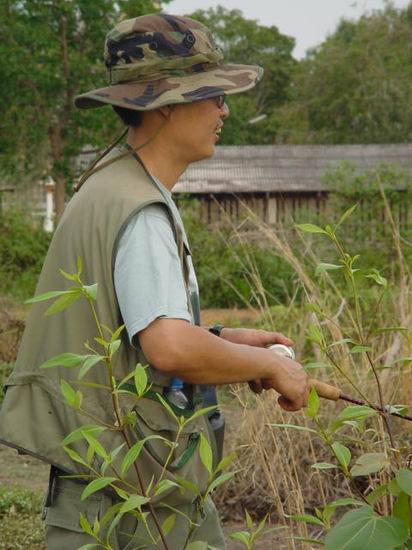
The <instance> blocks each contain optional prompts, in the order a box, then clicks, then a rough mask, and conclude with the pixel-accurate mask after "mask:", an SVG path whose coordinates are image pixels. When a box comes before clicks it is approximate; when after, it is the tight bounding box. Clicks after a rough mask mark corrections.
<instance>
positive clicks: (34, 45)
mask: <svg viewBox="0 0 412 550" xmlns="http://www.w3.org/2000/svg"><path fill="white" fill-rule="evenodd" d="M155 4H156V5H155ZM157 4H158V3H155V2H151V1H150V0H135V1H133V2H132V1H122V0H119V1H116V2H115V1H113V2H99V1H96V2H83V1H81V0H76V1H73V2H65V1H63V0H62V1H58V2H56V1H51V0H50V1H46V2H45V1H40V0H23V1H21V2H18V3H16V2H13V1H11V0H6V1H4V2H2V3H0V21H1V23H0V37H1V39H2V40H1V41H0V53H1V55H0V69H1V71H2V75H3V79H2V82H3V83H4V82H7V86H5V85H4V84H3V85H2V86H0V105H1V116H2V122H1V125H2V130H4V131H3V132H2V133H1V134H0V151H1V153H0V177H1V178H2V180H3V181H4V182H10V183H13V184H14V185H16V186H17V188H18V187H19V186H20V185H24V184H26V183H28V182H29V183H32V182H33V181H37V180H38V179H39V178H46V177H47V176H49V175H51V176H52V177H53V179H54V180H55V181H56V183H57V189H56V199H57V204H58V208H59V212H61V209H62V200H63V198H64V193H65V192H66V195H69V194H70V192H69V188H70V183H72V181H73V180H74V179H75V177H76V175H77V171H78V168H77V166H76V163H75V162H74V159H75V158H76V157H77V155H78V154H79V153H80V152H81V151H82V150H83V148H84V147H85V146H87V147H90V148H95V149H96V150H97V149H100V148H101V147H103V146H104V145H106V144H107V143H108V142H109V141H110V140H111V139H112V138H113V137H114V134H116V132H118V131H119V130H120V125H119V123H118V121H117V119H116V118H115V116H114V115H113V114H112V113H111V111H110V110H107V109H103V110H98V111H96V112H89V113H77V112H75V111H74V110H73V107H72V99H73V97H74V95H76V94H77V93H80V92H81V91H84V90H87V89H90V88H92V87H98V86H100V85H102V84H103V83H104V82H105V78H104V74H103V65H102V44H103V40H104V34H105V33H106V31H107V29H108V28H110V27H111V26H112V25H113V24H114V22H115V21H117V20H118V19H120V18H122V17H125V16H128V15H137V14H139V13H147V12H148V11H154V10H155V9H157ZM162 4H163V7H164V6H165V5H166V4H167V2H163V3H162ZM194 16H195V17H197V18H198V19H200V20H202V21H204V22H205V23H206V24H207V25H208V26H209V27H210V28H211V29H212V30H213V32H214V33H215V34H216V35H217V37H218V41H219V43H220V45H221V46H222V48H223V49H224V51H225V53H226V54H227V57H228V58H230V60H231V61H233V62H240V63H255V62H257V61H258V62H260V63H261V64H262V65H263V66H264V67H265V71H266V78H265V81H264V82H262V84H261V85H260V87H259V88H257V89H256V93H249V94H245V95H241V96H238V97H233V98H230V99H229V102H230V108H231V112H232V116H231V118H229V119H228V121H227V123H226V124H225V133H224V134H223V136H222V143H223V144H270V143H294V144H300V143H301V144H307V143H384V142H385V143H387V142H391V143H402V142H410V141H411V138H412V136H411V129H412V111H411V109H412V107H411V105H412V102H411V97H410V90H411V89H412V58H411V56H410V51H411V49H412V4H410V5H409V6H408V7H407V8H405V9H395V8H394V7H393V6H391V4H390V3H387V4H386V7H385V9H384V10H382V11H376V12H373V13H371V14H369V15H365V16H363V17H362V18H360V19H359V20H358V21H341V22H340V24H339V25H338V27H337V29H336V30H335V32H333V33H332V34H331V35H330V36H329V37H328V38H327V39H326V40H325V41H324V42H323V43H322V44H320V45H319V46H318V47H317V48H315V49H313V50H312V51H310V52H309V53H308V54H307V56H306V58H305V59H304V60H302V61H297V60H295V59H294V58H293V55H292V50H293V43H294V42H293V38H291V37H287V36H284V35H282V34H281V33H280V32H279V31H278V29H276V28H275V27H270V28H269V27H265V26H264V25H260V24H258V23H257V22H255V21H250V20H245V19H244V18H243V16H242V14H241V12H239V11H236V10H234V11H228V10H225V9H223V8H220V7H219V8H216V9H212V10H208V11H206V12H205V11H197V12H196V13H195V14H194ZM239 37H242V40H239ZM11 97H12V98H13V101H10V98H11ZM262 114H265V115H266V118H265V119H264V120H263V121H262V122H260V123H257V124H250V122H249V121H250V120H251V119H253V118H255V117H256V116H259V115H262ZM325 178H326V179H327V181H328V182H329V184H330V189H331V191H332V192H333V194H332V200H331V201H330V208H329V211H328V212H327V214H326V217H325V219H324V220H321V219H316V220H299V221H307V222H308V221H316V222H317V223H319V224H321V225H325V224H326V223H331V222H333V221H336V219H337V218H338V216H339V215H340V214H341V213H342V212H343V211H344V210H346V209H347V207H349V206H351V205H352V204H354V203H355V202H362V201H368V204H369V205H370V208H369V210H367V211H366V212H365V210H363V211H362V212H364V214H362V216H363V217H362V216H361V214H360V213H359V212H357V213H356V214H355V220H356V223H354V224H352V221H351V220H350V219H349V220H347V223H346V225H345V230H344V231H343V233H342V239H343V242H344V243H345V246H347V247H348V249H350V250H351V252H352V253H353V254H357V253H359V254H360V258H359V260H358V262H359V264H358V265H359V269H361V270H362V272H363V273H364V274H365V273H367V272H368V270H372V269H379V271H380V273H381V275H382V276H384V277H386V279H387V281H388V288H387V289H386V290H385V292H384V293H383V294H382V297H381V298H379V296H378V294H377V289H376V287H375V286H374V285H373V284H372V283H371V284H369V282H370V281H369V280H368V279H365V280H362V281H361V280H360V279H361V277H360V276H358V275H355V277H359V285H360V287H359V288H360V290H361V297H362V307H363V308H364V310H365V312H366V319H367V321H368V322H369V323H370V324H371V327H373V328H374V329H375V328H376V329H378V328H379V327H381V328H382V327H383V328H386V329H387V328H388V327H395V328H396V327H397V326H398V327H399V326H403V327H410V324H411V311H412V307H411V303H410V296H411V293H412V289H411V282H410V281H411V278H410V270H411V267H412V242H411V235H410V233H409V232H408V230H405V227H404V226H402V223H401V222H402V206H403V205H404V204H405V203H406V202H407V201H410V199H411V183H410V181H409V180H408V178H406V177H405V176H404V175H402V174H400V173H399V172H397V171H396V170H394V169H393V168H392V167H381V168H380V169H379V170H378V171H375V172H373V173H364V174H358V173H356V172H355V171H354V169H353V167H351V166H348V165H346V166H345V165H343V166H341V167H340V168H339V169H338V170H337V171H334V172H333V173H329V174H325ZM395 181H396V182H397V184H399V182H402V185H403V188H404V191H402V192H401V193H399V192H395V191H394V190H393V188H394V185H393V183H394V182H395ZM183 210H184V216H185V221H186V225H187V229H188V233H189V235H190V237H191V244H192V251H193V256H194V260H195V263H196V269H197V274H198V278H199V286H200V287H201V291H202V294H201V297H202V307H203V308H212V307H213V308H228V307H234V306H235V307H239V308H248V309H250V310H253V311H254V312H255V313H256V315H255V317H254V318H255V319H256V321H255V322H254V323H253V324H252V323H251V325H250V326H257V327H263V328H266V329H276V330H280V331H282V332H284V333H286V334H288V335H290V336H291V337H293V338H294V340H295V348H296V351H297V353H298V357H299V358H300V360H301V361H302V362H303V363H304V364H305V366H306V368H307V369H308V372H311V373H312V374H314V375H315V376H316V377H319V378H324V379H326V380H329V381H333V382H334V383H336V384H338V385H339V386H342V387H343V388H344V389H345V390H347V391H350V388H348V387H347V386H345V384H346V382H345V381H344V380H343V379H342V378H341V377H340V376H339V373H338V371H336V369H334V368H333V366H332V365H331V363H330V362H328V361H327V359H328V358H327V357H326V356H325V353H324V351H323V350H322V349H321V346H319V345H318V344H319V343H318V344H316V342H315V341H314V334H315V332H314V329H313V327H314V326H316V327H318V329H319V330H321V331H322V333H324V334H325V335H326V336H325V337H326V338H327V339H328V342H329V343H330V344H334V342H336V341H340V340H342V336H343V335H345V334H347V332H348V330H349V328H350V315H348V311H350V308H351V307H352V306H353V305H354V300H353V296H352V295H351V294H350V293H349V294H348V293H347V292H346V291H345V281H344V280H343V279H342V278H339V277H338V276H337V274H334V273H325V272H322V270H321V271H319V263H321V262H336V256H335V255H334V254H335V253H334V252H333V251H332V248H331V246H330V245H329V244H328V243H322V244H319V243H320V241H319V240H317V236H316V235H314V236H309V237H308V236H306V237H304V236H302V235H300V234H298V233H296V232H295V231H294V230H293V229H292V228H291V227H282V228H276V229H277V230H276V231H274V230H273V228H269V227H267V226H265V225H264V224H262V223H261V222H259V220H256V219H253V217H251V223H254V225H255V230H256V234H257V236H258V240H251V239H250V238H246V237H245V235H244V234H242V233H240V231H239V227H236V226H233V225H232V226H227V227H219V228H218V230H217V231H215V232H214V233H212V231H211V230H210V228H205V227H201V226H199V225H198V224H197V223H196V209H195V208H193V203H192V204H191V207H190V208H185V207H183ZM291 225H292V223H291ZM49 240H50V236H48V235H46V234H45V233H44V232H43V231H42V230H41V229H38V228H36V227H35V226H33V224H32V221H31V220H30V219H28V218H25V217H24V216H23V215H22V214H20V213H17V212H5V213H2V214H1V217H0V302H1V306H2V307H1V311H0V378H3V379H5V377H6V376H7V374H8V373H9V372H10V370H11V368H12V363H13V360H14V358H15V354H16V349H17V346H18V340H19V336H20V334H21V330H22V327H23V326H24V316H25V311H24V307H23V306H22V305H21V304H22V302H23V301H24V300H25V299H27V298H28V297H30V296H31V295H32V294H33V291H34V287H35V282H36V278H37V275H38V273H39V270H40V268H41V265H42V262H43V260H44V257H45V254H46V251H47V247H48V243H49ZM377 298H379V300H380V306H379V308H378V309H375V308H374V304H375V303H376V299H377ZM319 301H321V303H322V305H323V306H322V307H323V308H324V309H325V310H326V311H327V312H328V315H329V318H330V319H331V320H332V321H333V322H329V321H330V319H329V320H325V319H320V318H319V317H317V315H316V311H314V309H313V308H310V307H308V305H307V304H308V302H310V303H313V302H319ZM232 323H233V324H236V323H238V320H237V318H236V317H234V318H233V319H232ZM335 350H336V351H335V352H334V353H336V356H335V359H336V363H337V364H338V365H343V366H345V368H346V369H347V372H348V373H349V374H350V375H351V376H353V377H354V378H355V379H356V382H357V384H358V386H359V387H360V388H361V390H362V392H364V393H368V392H370V394H369V393H368V395H370V397H371V399H374V400H375V399H376V398H377V396H376V394H375V393H374V391H375V390H374V389H373V388H372V385H371V377H370V373H368V370H367V369H366V366H365V358H364V356H362V355H356V354H352V353H351V346H350V345H349V342H343V343H342V345H341V346H337V347H336V348H335ZM373 353H374V358H375V360H376V361H377V365H378V370H379V373H380V374H381V378H382V387H383V392H384V398H385V401H386V402H390V403H394V404H402V403H410V402H411V399H412V395H411V390H410V388H411V384H410V367H411V362H412V360H411V341H410V338H409V337H408V333H407V332H406V334H405V331H396V330H393V331H386V332H385V331H384V332H383V333H382V334H381V337H380V339H377V340H376V341H374V344H373ZM0 382H1V380H0ZM0 398H1V396H0ZM221 401H222V403H223V407H224V409H225V413H226V415H227V418H228V423H227V425H228V430H229V434H228V439H227V445H228V450H231V449H234V450H236V451H237V453H238V458H237V460H238V463H239V467H240V468H241V472H240V473H239V474H238V476H237V478H236V480H235V481H233V482H231V484H230V485H228V486H227V487H226V488H225V489H224V490H223V491H221V492H220V493H219V495H218V499H219V501H220V509H221V510H222V511H223V513H224V515H226V517H230V518H232V519H233V518H235V519H240V516H241V515H242V516H243V509H244V508H247V509H248V510H249V511H250V512H252V513H253V515H254V516H255V517H261V516H262V515H264V514H265V513H266V512H270V513H271V517H272V518H273V519H274V520H275V521H276V522H280V523H283V524H285V525H288V526H289V525H290V521H289V519H288V518H287V516H288V515H297V516H304V515H305V514H308V513H310V514H312V519H311V520H309V523H305V522H303V523H302V522H300V523H298V524H297V525H294V527H293V536H294V539H291V538H290V531H289V530H285V535H284V540H283V542H282V543H281V542H279V548H281V547H282V546H281V544H284V545H285V548H286V547H288V548H300V547H303V548H307V544H309V543H305V542H304V539H307V538H308V537H309V538H312V539H316V540H317V539H319V538H320V536H321V534H322V530H323V529H324V527H325V525H324V523H322V522H323V519H324V516H323V515H322V514H323V512H324V511H325V510H327V509H326V505H327V503H328V502H329V501H330V500H331V499H333V498H337V497H340V496H342V497H343V496H345V495H348V494H355V493H356V490H357V489H359V488H360V489H362V490H364V492H365V494H367V492H368V490H369V489H370V488H371V487H372V486H374V484H375V485H376V484H377V483H384V482H385V480H387V476H388V475H389V474H388V471H387V470H385V469H382V470H378V471H375V472H371V474H367V475H365V476H361V477H360V478H359V480H358V487H356V486H350V485H349V484H348V480H347V478H346V477H345V475H343V473H342V471H341V470H339V464H338V462H337V460H336V456H335V457H334V456H333V455H332V454H331V452H330V449H328V448H325V446H324V445H322V444H321V439H320V438H319V437H318V438H314V437H313V436H312V435H311V432H309V431H302V430H300V431H298V430H295V431H287V430H284V429H281V428H280V427H279V425H285V424H297V425H299V426H301V427H302V428H304V430H306V429H312V428H313V422H312V421H311V420H309V419H308V418H307V417H306V416H304V415H303V413H298V414H296V415H289V414H287V413H284V412H283V411H282V410H281V409H280V408H279V407H277V406H276V404H275V400H274V398H273V395H272V394H266V395H264V396H263V397H260V398H255V397H254V396H252V395H251V394H250V392H247V391H245V389H244V388H241V387H232V388H230V389H224V390H222V392H221ZM341 410H342V407H341V405H339V404H332V403H328V404H325V403H322V405H321V408H320V412H319V416H320V419H321V421H322V422H324V423H325V425H329V424H330V423H331V422H332V421H333V420H335V419H336V417H337V416H338V415H339V414H340V413H341ZM360 424H362V423H360ZM360 424H359V425H358V426H355V425H352V426H351V425H350V424H348V425H346V427H345V428H344V433H343V436H342V441H343V443H344V444H345V446H346V447H347V448H348V449H349V450H350V452H351V455H352V457H353V459H354V460H356V459H357V458H358V457H359V456H360V455H361V454H362V453H363V452H365V450H368V451H372V452H374V451H379V452H380V451H382V449H384V451H385V452H388V448H387V446H385V445H386V443H385V435H384V434H383V431H382V430H381V429H380V427H379V426H378V428H377V427H376V426H373V425H372V423H371V420H370V419H367V420H366V421H365V422H364V423H363V425H360ZM268 425H272V427H271V428H269V427H268ZM361 430H366V435H365V431H361ZM393 431H394V434H395V436H396V438H399V439H400V440H402V441H403V442H404V445H405V449H407V447H408V445H409V444H410V430H409V424H407V423H406V422H405V421H402V420H394V421H393ZM405 449H404V450H405ZM404 450H403V451H402V452H404ZM0 462H2V463H3V464H6V463H7V464H8V465H9V464H11V462H12V461H11V460H10V456H9V455H7V458H6V459H4V460H3V461H2V460H1V454H0ZM331 462H332V465H334V466H336V467H334V468H329V469H328V470H327V471H326V473H322V472H321V469H319V468H313V467H312V466H313V464H315V463H324V464H325V463H329V464H330V463H331ZM28 464H29V463H28ZM32 467H33V465H32V464H29V466H27V468H28V470H29V471H32V470H31V468H32ZM385 468H386V466H385ZM2 471H3V470H2ZM14 476H15V473H14V472H12V473H11V474H10V479H14V478H15V477H14ZM30 477H31V476H28V477H27V479H26V478H25V479H24V480H23V481H21V484H22V485H26V484H27V485H28V486H30V483H31V480H30ZM351 491H352V493H351ZM386 497H387V498H386ZM385 499H386V500H384V502H381V503H378V504H379V506H382V507H383V508H382V509H383V511H384V512H385V509H384V508H385V506H386V512H388V510H390V509H391V506H392V505H393V502H394V499H395V496H394V495H385ZM40 508H41V504H40V497H39V496H38V488H37V487H36V488H35V492H34V494H33V493H32V492H31V491H21V490H20V489H15V490H14V489H13V490H9V489H4V490H3V489H2V490H1V491H0V519H1V520H3V519H4V518H6V521H4V522H2V525H3V524H4V525H6V526H7V528H6V529H7V533H6V543H5V544H6V546H4V548H10V547H17V548H18V547H22V548H25V547H28V545H30V547H32V548H37V546H36V544H38V545H39V546H38V547H39V548H41V547H42V546H41V544H42V543H41V542H40V541H41V539H42V534H41V527H40V521H39V511H40ZM343 510H346V509H345V508H343ZM398 511H399V510H398ZM325 513H326V512H325ZM237 514H238V515H237ZM339 514H341V511H338V512H337V516H338V517H339ZM320 516H322V518H323V519H321V517H320ZM16 517H18V518H19V522H17V520H16ZM21 517H23V518H24V521H23V522H20V519H21ZM33 518H36V519H35V522H36V523H35V524H33ZM313 518H315V519H313ZM306 519H307V518H306ZM403 519H404V520H405V517H404V518H403ZM32 524H33V525H34V526H35V528H34V529H32V530H31V529H30V527H31V526H32ZM409 527H410V525H409ZM27 537H32V538H31V539H30V540H29V539H28V538H27ZM298 537H301V539H300V540H298ZM1 544H2V543H1V542H0V548H2V546H1ZM19 544H20V546H19ZM305 544H306V546H305ZM311 544H315V543H313V542H312V543H311ZM7 545H8V546H7ZM13 545H14V546H13Z"/></svg>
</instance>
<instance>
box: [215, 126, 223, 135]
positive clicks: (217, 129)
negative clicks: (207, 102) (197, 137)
mask: <svg viewBox="0 0 412 550" xmlns="http://www.w3.org/2000/svg"><path fill="white" fill-rule="evenodd" d="M222 128H223V124H220V125H219V126H217V127H216V129H215V134H216V136H217V137H220V134H221V133H222Z"/></svg>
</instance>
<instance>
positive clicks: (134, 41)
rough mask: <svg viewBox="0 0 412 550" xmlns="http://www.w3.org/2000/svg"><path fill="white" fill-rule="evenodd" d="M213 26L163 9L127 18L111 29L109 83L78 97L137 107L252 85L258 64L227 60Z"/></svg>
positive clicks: (91, 103) (91, 104)
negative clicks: (228, 62) (209, 27)
mask: <svg viewBox="0 0 412 550" xmlns="http://www.w3.org/2000/svg"><path fill="white" fill-rule="evenodd" d="M222 61H223V54H222V52H221V50H220V49H219V48H218V47H217V46H216V44H215V42H214V40H213V37H212V35H211V33H210V31H209V30H208V29H207V28H206V27H205V26H204V25H202V24H201V23H199V22H198V21H195V20H194V19H189V18H188V17H178V16H175V15H167V14H164V13H159V14H155V15H144V16H141V17H136V18H135V19H128V20H125V21H122V22H121V23H119V24H118V25H116V27H115V28H114V29H113V30H112V31H110V32H109V34H108V35H107V37H106V43H105V63H106V67H107V69H108V72H109V83H110V84H109V86H106V87H105V88H98V89H96V90H92V91H90V92H87V93H84V94H81V95H79V96H77V97H76V98H75V101H74V103H75V105H76V107H78V108H79V109H91V108H95V107H101V106H103V105H106V104H111V105H117V106H119V107H126V108H128V109H135V110H138V111H146V110H150V109H157V108H158V107H162V106H163V105H170V104H173V103H189V102H192V101H196V100H198V99H208V98H212V97H216V96H218V95H221V94H226V95H232V94H238V93H240V92H244V91H246V90H249V89H250V88H253V86H254V85H255V84H256V83H257V82H259V80H260V79H261V78H262V76H263V69H262V68H261V67H258V66H255V65H238V64H226V63H225V64H224V63H223V62H222Z"/></svg>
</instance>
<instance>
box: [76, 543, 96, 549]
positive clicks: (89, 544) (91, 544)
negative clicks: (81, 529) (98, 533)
mask: <svg viewBox="0 0 412 550" xmlns="http://www.w3.org/2000/svg"><path fill="white" fill-rule="evenodd" d="M92 548H101V544H98V543H97V542H91V543H88V544H83V546H80V547H79V549H78V550H92Z"/></svg>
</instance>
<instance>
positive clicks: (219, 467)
mask: <svg viewBox="0 0 412 550" xmlns="http://www.w3.org/2000/svg"><path fill="white" fill-rule="evenodd" d="M235 458H236V453H235V452H232V453H230V454H228V455H227V456H224V457H223V458H222V460H221V461H220V462H219V464H218V465H217V466H216V469H215V472H220V471H221V470H224V469H225V468H227V467H228V466H229V464H231V463H232V462H233V461H234V460H235Z"/></svg>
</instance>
